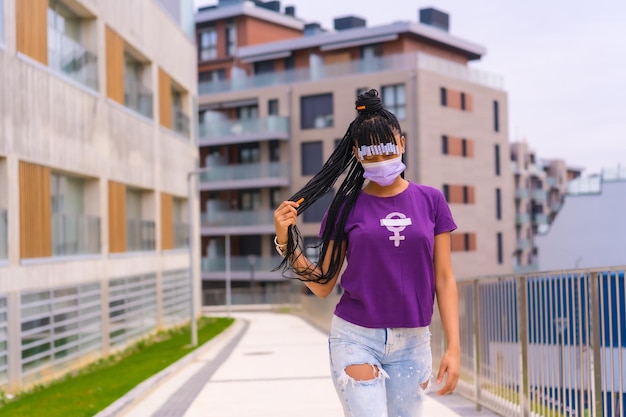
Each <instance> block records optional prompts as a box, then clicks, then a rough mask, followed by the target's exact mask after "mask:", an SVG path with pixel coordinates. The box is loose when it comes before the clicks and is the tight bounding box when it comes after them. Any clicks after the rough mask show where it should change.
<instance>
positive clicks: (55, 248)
mask: <svg viewBox="0 0 626 417" xmlns="http://www.w3.org/2000/svg"><path fill="white" fill-rule="evenodd" d="M96 253H100V218H99V217H92V216H84V215H80V214H65V213H53V214H52V255H53V256H68V255H85V254H96Z"/></svg>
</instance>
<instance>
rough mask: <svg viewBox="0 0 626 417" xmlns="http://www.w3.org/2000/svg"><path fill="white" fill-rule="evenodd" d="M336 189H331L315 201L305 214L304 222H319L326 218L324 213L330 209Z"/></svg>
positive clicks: (303, 216) (303, 215)
mask: <svg viewBox="0 0 626 417" xmlns="http://www.w3.org/2000/svg"><path fill="white" fill-rule="evenodd" d="M334 195H335V193H334V191H333V190H331V191H329V192H327V193H326V194H324V195H323V196H322V197H320V199H319V200H317V201H316V202H315V203H313V204H312V205H311V206H310V207H309V208H308V209H307V210H306V211H305V212H304V213H303V214H302V221H303V222H304V223H319V222H321V221H322V218H324V213H326V210H328V207H329V206H330V203H332V202H333V198H334Z"/></svg>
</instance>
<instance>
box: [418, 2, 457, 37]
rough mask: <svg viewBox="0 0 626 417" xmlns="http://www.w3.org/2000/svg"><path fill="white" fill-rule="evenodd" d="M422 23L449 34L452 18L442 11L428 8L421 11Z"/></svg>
mask: <svg viewBox="0 0 626 417" xmlns="http://www.w3.org/2000/svg"><path fill="white" fill-rule="evenodd" d="M420 23H423V24H425V25H428V26H432V27H436V28H437V29H441V30H443V31H446V32H448V31H449V29H450V16H448V13H445V12H442V11H441V10H437V9H433V8H432V7H428V8H426V9H420Z"/></svg>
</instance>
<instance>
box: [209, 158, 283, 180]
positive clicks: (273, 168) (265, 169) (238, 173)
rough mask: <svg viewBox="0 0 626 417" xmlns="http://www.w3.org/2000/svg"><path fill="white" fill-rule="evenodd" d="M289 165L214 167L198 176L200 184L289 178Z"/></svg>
mask: <svg viewBox="0 0 626 417" xmlns="http://www.w3.org/2000/svg"><path fill="white" fill-rule="evenodd" d="M289 174H290V171H289V165H288V164H285V163H282V162H256V163H252V164H239V165H214V166H212V167H211V170H210V171H208V172H203V173H202V174H200V181H201V182H216V181H237V180H252V179H262V178H289Z"/></svg>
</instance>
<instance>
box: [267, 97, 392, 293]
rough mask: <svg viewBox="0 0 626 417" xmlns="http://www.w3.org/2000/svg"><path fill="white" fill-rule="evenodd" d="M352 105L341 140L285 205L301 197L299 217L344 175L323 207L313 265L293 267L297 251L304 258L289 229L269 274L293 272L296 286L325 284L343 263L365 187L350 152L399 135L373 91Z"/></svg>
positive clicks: (297, 237)
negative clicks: (284, 246) (352, 217)
mask: <svg viewBox="0 0 626 417" xmlns="http://www.w3.org/2000/svg"><path fill="white" fill-rule="evenodd" d="M355 104H356V109H357V110H358V114H357V116H356V118H355V119H354V120H353V121H352V123H350V125H349V126H348V130H347V131H346V133H345V135H344V136H343V138H342V139H341V141H340V142H339V144H338V145H337V147H336V148H335V150H334V152H333V153H332V154H331V155H330V157H329V158H328V160H327V161H326V163H324V165H323V166H322V169H321V170H320V171H319V172H318V173H317V174H316V175H315V176H314V177H313V178H311V180H309V182H308V183H307V184H306V185H305V186H304V187H303V188H302V189H301V190H300V191H298V192H296V193H295V194H294V195H292V196H291V197H289V200H292V201H298V200H299V199H301V198H304V201H303V202H302V204H300V206H299V207H298V209H297V210H298V215H300V214H301V213H303V212H304V211H305V210H306V209H308V208H309V207H310V206H311V205H312V204H313V203H315V202H316V201H317V200H318V199H319V198H320V197H322V196H323V195H324V194H326V193H327V192H329V191H330V190H331V189H332V188H333V186H334V185H335V182H336V181H337V179H338V178H339V176H340V175H341V174H343V173H344V172H346V171H347V175H346V177H345V179H344V180H343V182H342V183H341V185H340V186H339V189H338V190H337V193H336V194H335V197H334V198H333V201H332V203H331V204H330V207H329V208H328V211H327V214H326V225H325V227H324V230H323V232H322V238H321V242H320V243H319V244H318V245H316V246H313V247H314V248H316V249H317V250H318V253H319V257H318V261H317V264H311V265H310V266H309V267H308V268H304V269H301V268H296V267H294V266H293V265H292V263H291V262H290V259H291V257H292V256H294V254H295V253H296V251H298V250H299V251H300V256H303V255H302V254H303V253H304V250H303V246H304V245H303V240H302V236H301V235H300V232H299V230H298V227H297V226H295V225H294V226H289V232H288V234H287V236H288V240H287V249H286V250H285V251H284V254H285V257H284V258H283V260H282V262H281V263H280V265H279V266H278V267H276V268H275V269H274V270H278V269H282V270H283V272H284V273H286V272H288V271H293V272H294V273H295V274H296V278H297V279H299V280H301V281H313V282H317V283H320V284H326V283H328V282H329V281H330V280H331V279H332V278H333V277H334V276H335V275H336V274H337V273H338V272H339V268H340V266H341V263H342V259H341V248H342V246H343V242H344V241H346V233H345V231H344V226H345V224H346V219H347V218H348V215H349V214H350V211H351V210H352V208H353V207H354V204H355V203H356V200H357V198H358V196H359V193H360V191H361V189H362V188H363V183H364V182H365V178H363V173H364V169H363V166H362V165H361V163H360V162H359V161H358V160H357V158H356V157H355V156H354V153H353V147H355V146H356V147H357V148H360V147H361V146H363V145H365V146H369V145H380V144H385V143H389V142H392V143H394V144H396V145H397V143H396V139H395V134H397V133H400V132H401V131H402V130H401V128H400V124H399V123H398V119H397V118H396V116H394V114H393V113H391V112H389V111H388V110H387V109H385V108H384V107H383V103H382V100H381V98H380V97H379V96H378V91H376V90H374V89H371V90H369V91H367V92H365V93H363V94H360V95H359V96H358V99H357V100H356V103H355ZM331 241H333V246H332V252H331V258H330V265H329V267H328V270H327V271H323V270H322V268H321V265H322V262H323V260H324V259H325V257H326V252H327V251H328V246H329V243H330V242H331ZM320 271H321V272H320Z"/></svg>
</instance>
